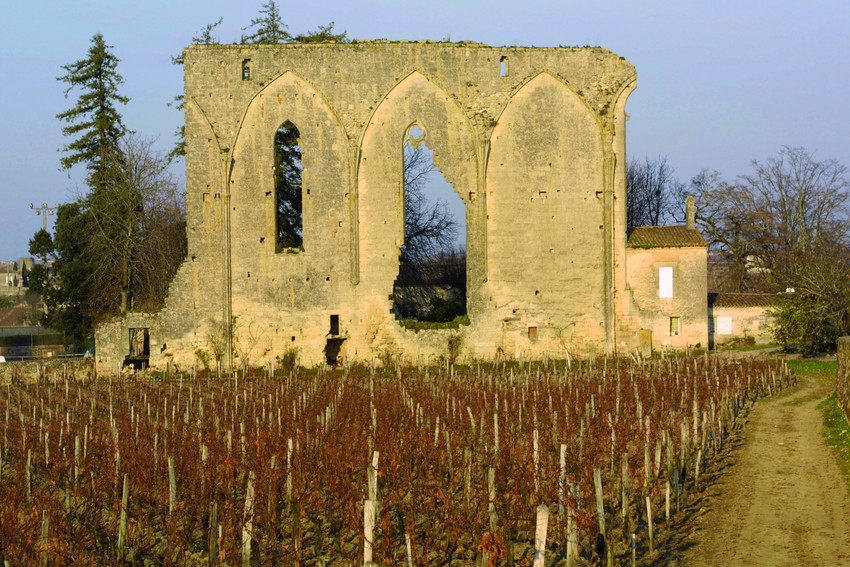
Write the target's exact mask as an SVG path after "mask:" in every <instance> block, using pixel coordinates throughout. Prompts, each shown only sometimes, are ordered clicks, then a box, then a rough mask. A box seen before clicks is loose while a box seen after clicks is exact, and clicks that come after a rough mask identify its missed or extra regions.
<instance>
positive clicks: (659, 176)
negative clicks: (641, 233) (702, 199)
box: [626, 157, 680, 232]
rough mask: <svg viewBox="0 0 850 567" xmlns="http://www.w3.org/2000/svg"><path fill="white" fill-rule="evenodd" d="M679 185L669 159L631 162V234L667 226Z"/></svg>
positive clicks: (628, 199) (628, 176)
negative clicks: (644, 227)
mask: <svg viewBox="0 0 850 567" xmlns="http://www.w3.org/2000/svg"><path fill="white" fill-rule="evenodd" d="M679 185H680V184H679V182H678V181H676V179H675V178H674V177H673V168H672V167H670V165H669V164H668V163H667V158H666V157H659V158H656V159H650V158H648V157H647V158H645V159H644V160H643V161H638V160H629V163H628V165H627V166H626V206H627V223H628V230H629V232H631V230H632V229H634V228H635V227H638V226H657V225H661V224H665V223H666V222H667V221H668V220H669V218H670V212H671V207H672V205H673V197H674V196H675V194H676V192H677V189H678V186H679Z"/></svg>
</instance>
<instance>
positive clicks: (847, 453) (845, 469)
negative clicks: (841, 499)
mask: <svg viewBox="0 0 850 567" xmlns="http://www.w3.org/2000/svg"><path fill="white" fill-rule="evenodd" d="M818 409H819V410H820V411H821V414H822V415H823V437H824V439H825V440H826V444H827V445H829V446H830V447H831V448H832V451H833V452H834V453H835V457H836V459H837V460H838V466H839V467H840V468H841V472H842V473H843V475H844V484H845V485H846V487H847V492H848V494H850V424H848V423H847V420H846V419H845V418H844V412H842V411H841V408H840V407H838V402H837V401H836V400H835V394H830V395H829V397H828V398H826V399H825V400H824V401H822V402H821V403H820V404H818Z"/></svg>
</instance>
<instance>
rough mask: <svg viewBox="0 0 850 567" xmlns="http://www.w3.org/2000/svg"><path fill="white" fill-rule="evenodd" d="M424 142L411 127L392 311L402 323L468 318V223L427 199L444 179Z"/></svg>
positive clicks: (422, 134)
mask: <svg viewBox="0 0 850 567" xmlns="http://www.w3.org/2000/svg"><path fill="white" fill-rule="evenodd" d="M426 138H427V136H426V134H425V132H424V130H422V128H420V127H419V126H418V125H413V126H412V127H411V128H410V129H409V130H408V132H407V133H406V135H405V139H404V142H403V144H404V146H403V156H404V161H403V176H404V186H403V187H404V243H403V244H402V247H401V250H400V253H399V274H398V277H397V278H396V280H395V283H394V285H393V311H394V313H395V314H396V316H398V317H399V318H401V319H416V320H420V321H432V322H448V321H452V320H453V319H455V318H456V317H458V316H461V315H465V314H466V250H465V246H460V245H459V244H458V236H459V234H460V233H461V231H462V230H463V228H464V224H465V223H464V222H463V221H462V220H458V219H457V218H456V216H455V214H454V213H453V212H452V210H451V208H450V207H449V205H448V203H447V202H446V201H445V200H443V199H433V198H429V197H430V196H429V195H428V194H427V190H428V185H429V184H431V183H432V182H433V181H434V180H435V178H437V177H441V175H440V174H439V170H438V169H437V167H436V166H435V165H434V161H433V157H432V151H431V150H430V149H429V148H428V147H427V144H426ZM457 198H458V200H459V199H460V198H459V197H457Z"/></svg>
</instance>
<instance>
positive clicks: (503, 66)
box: [499, 55, 508, 77]
mask: <svg viewBox="0 0 850 567" xmlns="http://www.w3.org/2000/svg"><path fill="white" fill-rule="evenodd" d="M499 76H500V77H507V76H508V56H507V55H502V56H501V57H499Z"/></svg>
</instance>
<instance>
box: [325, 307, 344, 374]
mask: <svg viewBox="0 0 850 567" xmlns="http://www.w3.org/2000/svg"><path fill="white" fill-rule="evenodd" d="M330 319H331V320H330V329H329V331H328V335H327V337H326V340H325V362H327V363H328V364H329V365H331V366H336V365H337V364H339V362H340V360H341V358H342V346H343V343H344V342H345V339H346V337H345V336H343V335H342V333H340V330H339V315H336V314H335V315H331V317H330Z"/></svg>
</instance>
